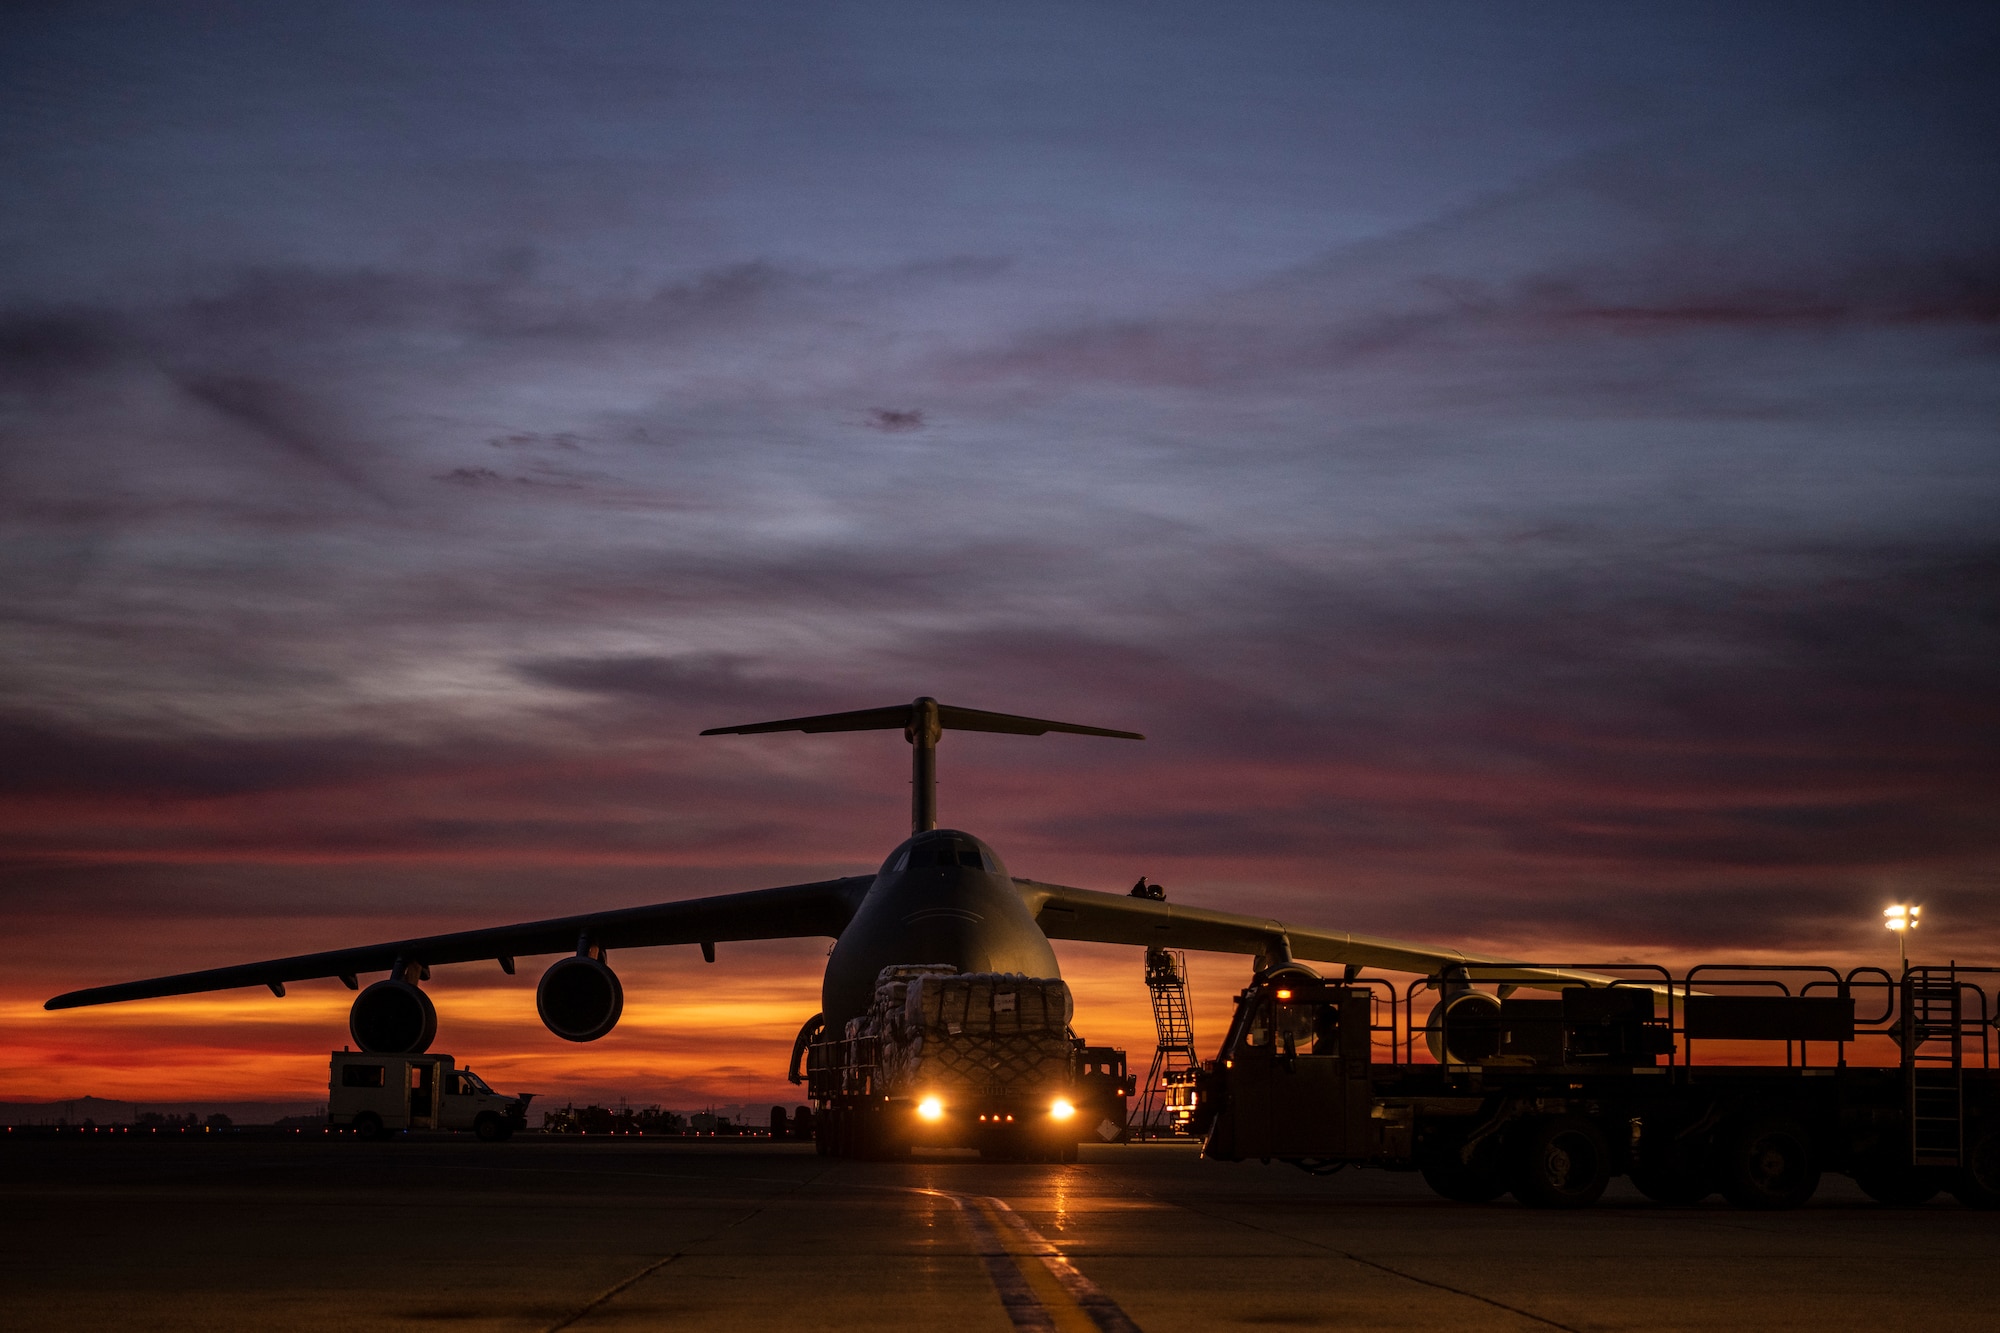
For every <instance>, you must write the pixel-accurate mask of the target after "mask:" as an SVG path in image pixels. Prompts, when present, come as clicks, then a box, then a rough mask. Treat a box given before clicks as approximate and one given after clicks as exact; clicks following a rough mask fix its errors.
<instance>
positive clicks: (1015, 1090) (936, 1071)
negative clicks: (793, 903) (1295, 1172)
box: [792, 965, 1135, 1161]
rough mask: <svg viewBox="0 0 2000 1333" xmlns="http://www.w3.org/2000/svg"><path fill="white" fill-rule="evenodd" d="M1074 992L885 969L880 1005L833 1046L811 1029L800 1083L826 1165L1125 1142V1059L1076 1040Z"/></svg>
mask: <svg viewBox="0 0 2000 1333" xmlns="http://www.w3.org/2000/svg"><path fill="white" fill-rule="evenodd" d="M1071 1012H1072V1003H1071V999H1070V991H1069V986H1068V985H1067V984H1065V983H1064V982H1062V981H1060V980H1058V979H1055V978H1043V977H1029V976H1023V975H1020V974H1017V973H995V972H984V973H960V972H959V971H958V970H957V969H956V968H953V967H950V966H946V965H936V966H931V965H918V966H910V967H889V968H884V969H883V970H882V972H881V974H880V975H879V976H878V977H877V979H876V985H875V997H874V1003H873V1004H872V1005H871V1006H870V1008H869V1010H868V1011H867V1012H866V1013H864V1014H862V1015H861V1016H859V1017H856V1018H852V1019H849V1020H848V1022H847V1024H846V1026H845V1028H844V1030H843V1031H841V1032H840V1033H838V1034H834V1035H829V1034H827V1033H825V1032H824V1031H823V1030H819V1029H817V1028H815V1026H814V1025H813V1024H808V1026H807V1028H806V1030H804V1031H801V1032H800V1034H799V1039H798V1042H797V1043H796V1045H795V1046H794V1049H793V1060H792V1078H793V1081H794V1082H798V1081H801V1075H800V1070H799V1062H800V1058H801V1057H804V1059H805V1061H806V1069H805V1073H804V1076H803V1081H805V1082H806V1084H807V1087H808V1091H809V1093H810V1095H811V1096H812V1098H813V1100H814V1102H815V1103H816V1104H817V1106H818V1108H819V1109H818V1113H817V1114H816V1115H815V1117H814V1120H813V1123H814V1127H815V1141H816V1143H817V1144H818V1147H819V1151H820V1152H821V1153H822V1154H824V1155H830V1156H839V1157H862V1158H873V1159H883V1158H892V1157H900V1156H903V1155H905V1154H907V1153H908V1152H909V1151H910V1149H911V1148H913V1147H935V1148H977V1149H979V1151H980V1154H981V1155H982V1156H985V1157H992V1158H1000V1159H1016V1160H1042V1161H1074V1160H1076V1151H1077V1144H1078V1142H1079V1141H1081V1140H1082V1139H1085V1138H1094V1139H1100V1140H1105V1141H1112V1140H1118V1139H1122V1138H1123V1137H1124V1136H1125V1134H1126V1128H1127V1127H1126V1107H1127V1105H1128V1102H1129V1098H1130V1097H1131V1095H1132V1093H1133V1091H1134V1082H1135V1080H1134V1079H1133V1078H1132V1076H1131V1075H1129V1074H1127V1073H1126V1072H1125V1053H1124V1052H1123V1051H1118V1050H1113V1049H1111V1048H1109V1047H1097V1046H1088V1045H1086V1044H1084V1043H1083V1042H1082V1041H1081V1040H1079V1039H1078V1038H1076V1037H1075V1036H1074V1035H1073V1034H1072V1033H1071V1032H1070V1027H1069V1023H1070V1016H1071Z"/></svg>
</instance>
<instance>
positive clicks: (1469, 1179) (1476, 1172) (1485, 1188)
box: [1418, 1150, 1507, 1203]
mask: <svg viewBox="0 0 2000 1333" xmlns="http://www.w3.org/2000/svg"><path fill="white" fill-rule="evenodd" d="M1418 1170H1419V1171H1420V1172H1421V1173H1422V1174H1423V1177H1424V1184H1426V1185H1429V1186H1430V1187H1431V1190H1432V1191H1433V1192H1434V1193H1435V1194H1437V1196H1438V1197H1439V1198H1443V1199H1450V1200H1451V1201H1452V1202H1453V1203H1491V1202H1493V1201H1494V1200H1495V1199H1497V1198H1499V1197H1500V1196H1501V1195H1503V1194H1505V1193H1506V1192H1507V1182H1506V1181H1504V1180H1502V1179H1500V1178H1499V1177H1498V1176H1495V1175H1494V1174H1493V1173H1492V1172H1491V1171H1486V1170H1482V1169H1481V1168H1480V1167H1478V1166H1475V1165H1472V1164H1471V1163H1468V1162H1462V1161H1460V1160H1459V1158H1458V1153H1457V1151H1456V1150H1452V1151H1449V1152H1447V1153H1445V1155H1444V1156H1442V1157H1439V1158H1435V1159H1433V1160H1431V1161H1428V1162H1425V1163H1424V1164H1423V1166H1421V1167H1419V1168H1418Z"/></svg>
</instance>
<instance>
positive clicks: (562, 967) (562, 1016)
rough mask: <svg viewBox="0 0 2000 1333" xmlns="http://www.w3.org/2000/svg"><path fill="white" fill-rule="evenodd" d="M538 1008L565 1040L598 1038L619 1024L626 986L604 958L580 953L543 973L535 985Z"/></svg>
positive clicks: (544, 1019)
mask: <svg viewBox="0 0 2000 1333" xmlns="http://www.w3.org/2000/svg"><path fill="white" fill-rule="evenodd" d="M535 1012H536V1013H538V1014H540V1015H541V1016H542V1026H544V1027H546V1028H547V1029H548V1030H549V1031H551V1032H553V1033H555V1034H556V1035H557V1036H558V1037H561V1038H562V1039H563V1040H564V1041H596V1040H597V1039H598V1038H599V1037H601V1036H603V1035H604V1034H605V1033H607V1032H609V1031H611V1029H612V1028H614V1027H617V1026H618V1016H619V1015H620V1014H622V1013H624V1012H625V988H624V987H623V986H621V985H619V984H618V974H617V973H616V972H613V971H612V970H611V969H610V968H609V967H607V966H605V964H604V963H603V962H602V961H601V960H599V959H596V958H591V957H589V956H588V955H585V954H577V955H576V956H575V957H573V958H564V959H560V960H558V961H557V962H556V963H555V964H554V965H552V966H551V967H550V968H549V970H548V971H546V972H544V973H542V979H541V981H540V983H539V984H537V985H536V987H535Z"/></svg>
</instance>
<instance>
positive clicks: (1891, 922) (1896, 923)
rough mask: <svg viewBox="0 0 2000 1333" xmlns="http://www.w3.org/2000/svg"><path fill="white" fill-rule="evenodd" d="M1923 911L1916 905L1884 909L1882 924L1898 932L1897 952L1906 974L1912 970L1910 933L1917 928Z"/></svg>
mask: <svg viewBox="0 0 2000 1333" xmlns="http://www.w3.org/2000/svg"><path fill="white" fill-rule="evenodd" d="M1923 910H1924V909H1923V908H1921V907H1919V906H1917V905H1916V904H1915V903H1895V904H1893V905H1891V906H1888V907H1885V908H1883V909H1882V924H1883V925H1885V926H1887V927H1888V928H1889V929H1890V930H1893V931H1895V932H1896V946H1897V949H1896V951H1897V953H1898V955H1899V956H1900V957H1901V959H1902V963H1903V970H1904V971H1905V972H1907V971H1909V970H1910V932H1911V931H1913V930H1915V929H1916V928H1917V917H1918V915H1919V914H1920V913H1921V912H1922V911H1923Z"/></svg>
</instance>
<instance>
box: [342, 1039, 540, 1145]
mask: <svg viewBox="0 0 2000 1333" xmlns="http://www.w3.org/2000/svg"><path fill="white" fill-rule="evenodd" d="M534 1095H535V1094H533V1093H532V1092H524V1093H521V1094H520V1095H519V1096H515V1097H508V1096H505V1095H503V1094H501V1093H497V1092H495V1091H493V1089H491V1088H489V1087H487V1086H486V1080H484V1079H482V1078H480V1077H479V1075H477V1074H475V1073H473V1072H472V1071H471V1070H470V1069H460V1068H458V1067H457V1062H456V1061H454V1060H453V1059H452V1057H451V1056H449V1055H373V1054H364V1053H361V1052H358V1051H335V1052H334V1053H333V1069H332V1073H331V1075H330V1076H329V1078H328V1080H327V1090H326V1118H327V1122H328V1123H329V1124H332V1125H333V1126H335V1127H336V1128H345V1129H352V1130H353V1131H354V1133H355V1135H356V1136H357V1137H359V1138H363V1139H379V1138H381V1137H382V1136H383V1135H385V1134H389V1133H391V1132H394V1131H399V1130H408V1129H458V1130H466V1129H469V1130H471V1131H472V1132H473V1133H474V1134H477V1135H478V1136H479V1137H480V1138H481V1139H484V1140H487V1141H488V1142H491V1141H494V1140H497V1139H505V1138H510V1137H512V1135H513V1133H514V1131H515V1130H517V1129H523V1128H526V1126H527V1123H528V1103H529V1102H530V1101H532V1100H533V1099H534Z"/></svg>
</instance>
